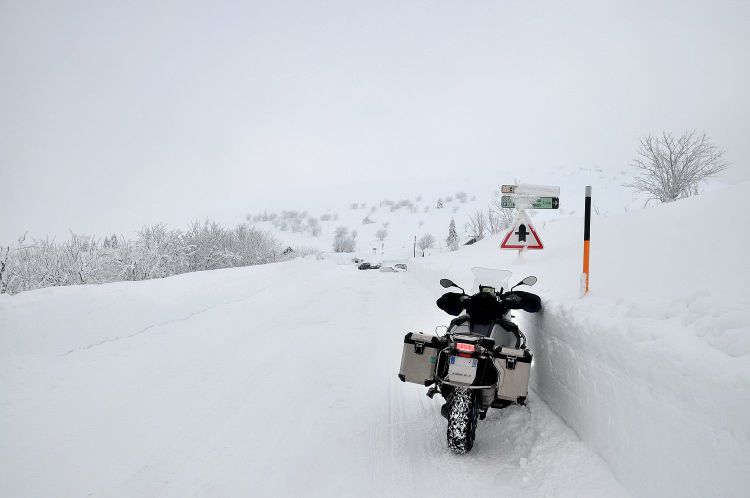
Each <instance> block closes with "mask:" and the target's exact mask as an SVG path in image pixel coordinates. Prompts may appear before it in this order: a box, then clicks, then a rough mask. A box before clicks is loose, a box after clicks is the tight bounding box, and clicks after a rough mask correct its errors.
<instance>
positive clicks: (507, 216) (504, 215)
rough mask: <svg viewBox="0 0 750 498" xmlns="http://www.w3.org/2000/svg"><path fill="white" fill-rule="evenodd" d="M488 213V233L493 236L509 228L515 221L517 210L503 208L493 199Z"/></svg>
mask: <svg viewBox="0 0 750 498" xmlns="http://www.w3.org/2000/svg"><path fill="white" fill-rule="evenodd" d="M488 212H489V214H490V216H489V218H490V219H489V220H488V221H489V223H490V233H492V234H493V235H494V234H496V233H500V232H502V231H505V230H507V229H508V228H510V225H511V223H513V220H515V219H516V214H517V213H518V209H516V208H504V207H503V203H502V202H501V200H500V199H493V201H492V204H490V208H489V209H488Z"/></svg>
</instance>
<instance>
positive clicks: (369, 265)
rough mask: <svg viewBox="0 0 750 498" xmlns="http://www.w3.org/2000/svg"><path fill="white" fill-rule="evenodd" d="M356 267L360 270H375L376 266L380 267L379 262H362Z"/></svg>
mask: <svg viewBox="0 0 750 498" xmlns="http://www.w3.org/2000/svg"><path fill="white" fill-rule="evenodd" d="M357 268H359V269H360V270H377V269H378V268H380V263H377V264H373V263H362V264H361V265H359V266H358V267H357Z"/></svg>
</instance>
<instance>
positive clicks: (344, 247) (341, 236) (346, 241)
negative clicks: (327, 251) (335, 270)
mask: <svg viewBox="0 0 750 498" xmlns="http://www.w3.org/2000/svg"><path fill="white" fill-rule="evenodd" d="M355 237H356V235H355V236H354V237H351V236H349V229H348V228H347V227H345V226H340V227H338V228H336V232H335V236H334V238H333V251H334V252H354V250H355V248H356V247H357V243H356V242H355V240H354V238H355Z"/></svg>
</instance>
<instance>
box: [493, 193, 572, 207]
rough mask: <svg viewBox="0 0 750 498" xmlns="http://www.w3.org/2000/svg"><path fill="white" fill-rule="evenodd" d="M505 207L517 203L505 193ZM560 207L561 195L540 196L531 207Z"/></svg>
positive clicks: (514, 205) (513, 205)
mask: <svg viewBox="0 0 750 498" xmlns="http://www.w3.org/2000/svg"><path fill="white" fill-rule="evenodd" d="M501 202H502V206H503V207H504V208H514V207H516V203H515V202H513V199H512V198H511V197H510V196H509V195H504V196H503V197H502V199H501ZM559 207H560V198H559V197H538V198H537V199H536V200H535V201H534V202H533V203H532V204H531V209H558V208H559Z"/></svg>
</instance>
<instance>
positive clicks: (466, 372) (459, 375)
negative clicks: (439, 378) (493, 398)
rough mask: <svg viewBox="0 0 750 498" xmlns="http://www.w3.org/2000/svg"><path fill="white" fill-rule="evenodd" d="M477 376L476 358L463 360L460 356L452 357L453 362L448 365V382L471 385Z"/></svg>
mask: <svg viewBox="0 0 750 498" xmlns="http://www.w3.org/2000/svg"><path fill="white" fill-rule="evenodd" d="M476 376H477V359H476V358H462V357H460V356H451V362H450V365H448V380H449V381H450V382H460V383H462V384H471V383H472V382H473V381H474V378H475V377H476Z"/></svg>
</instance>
